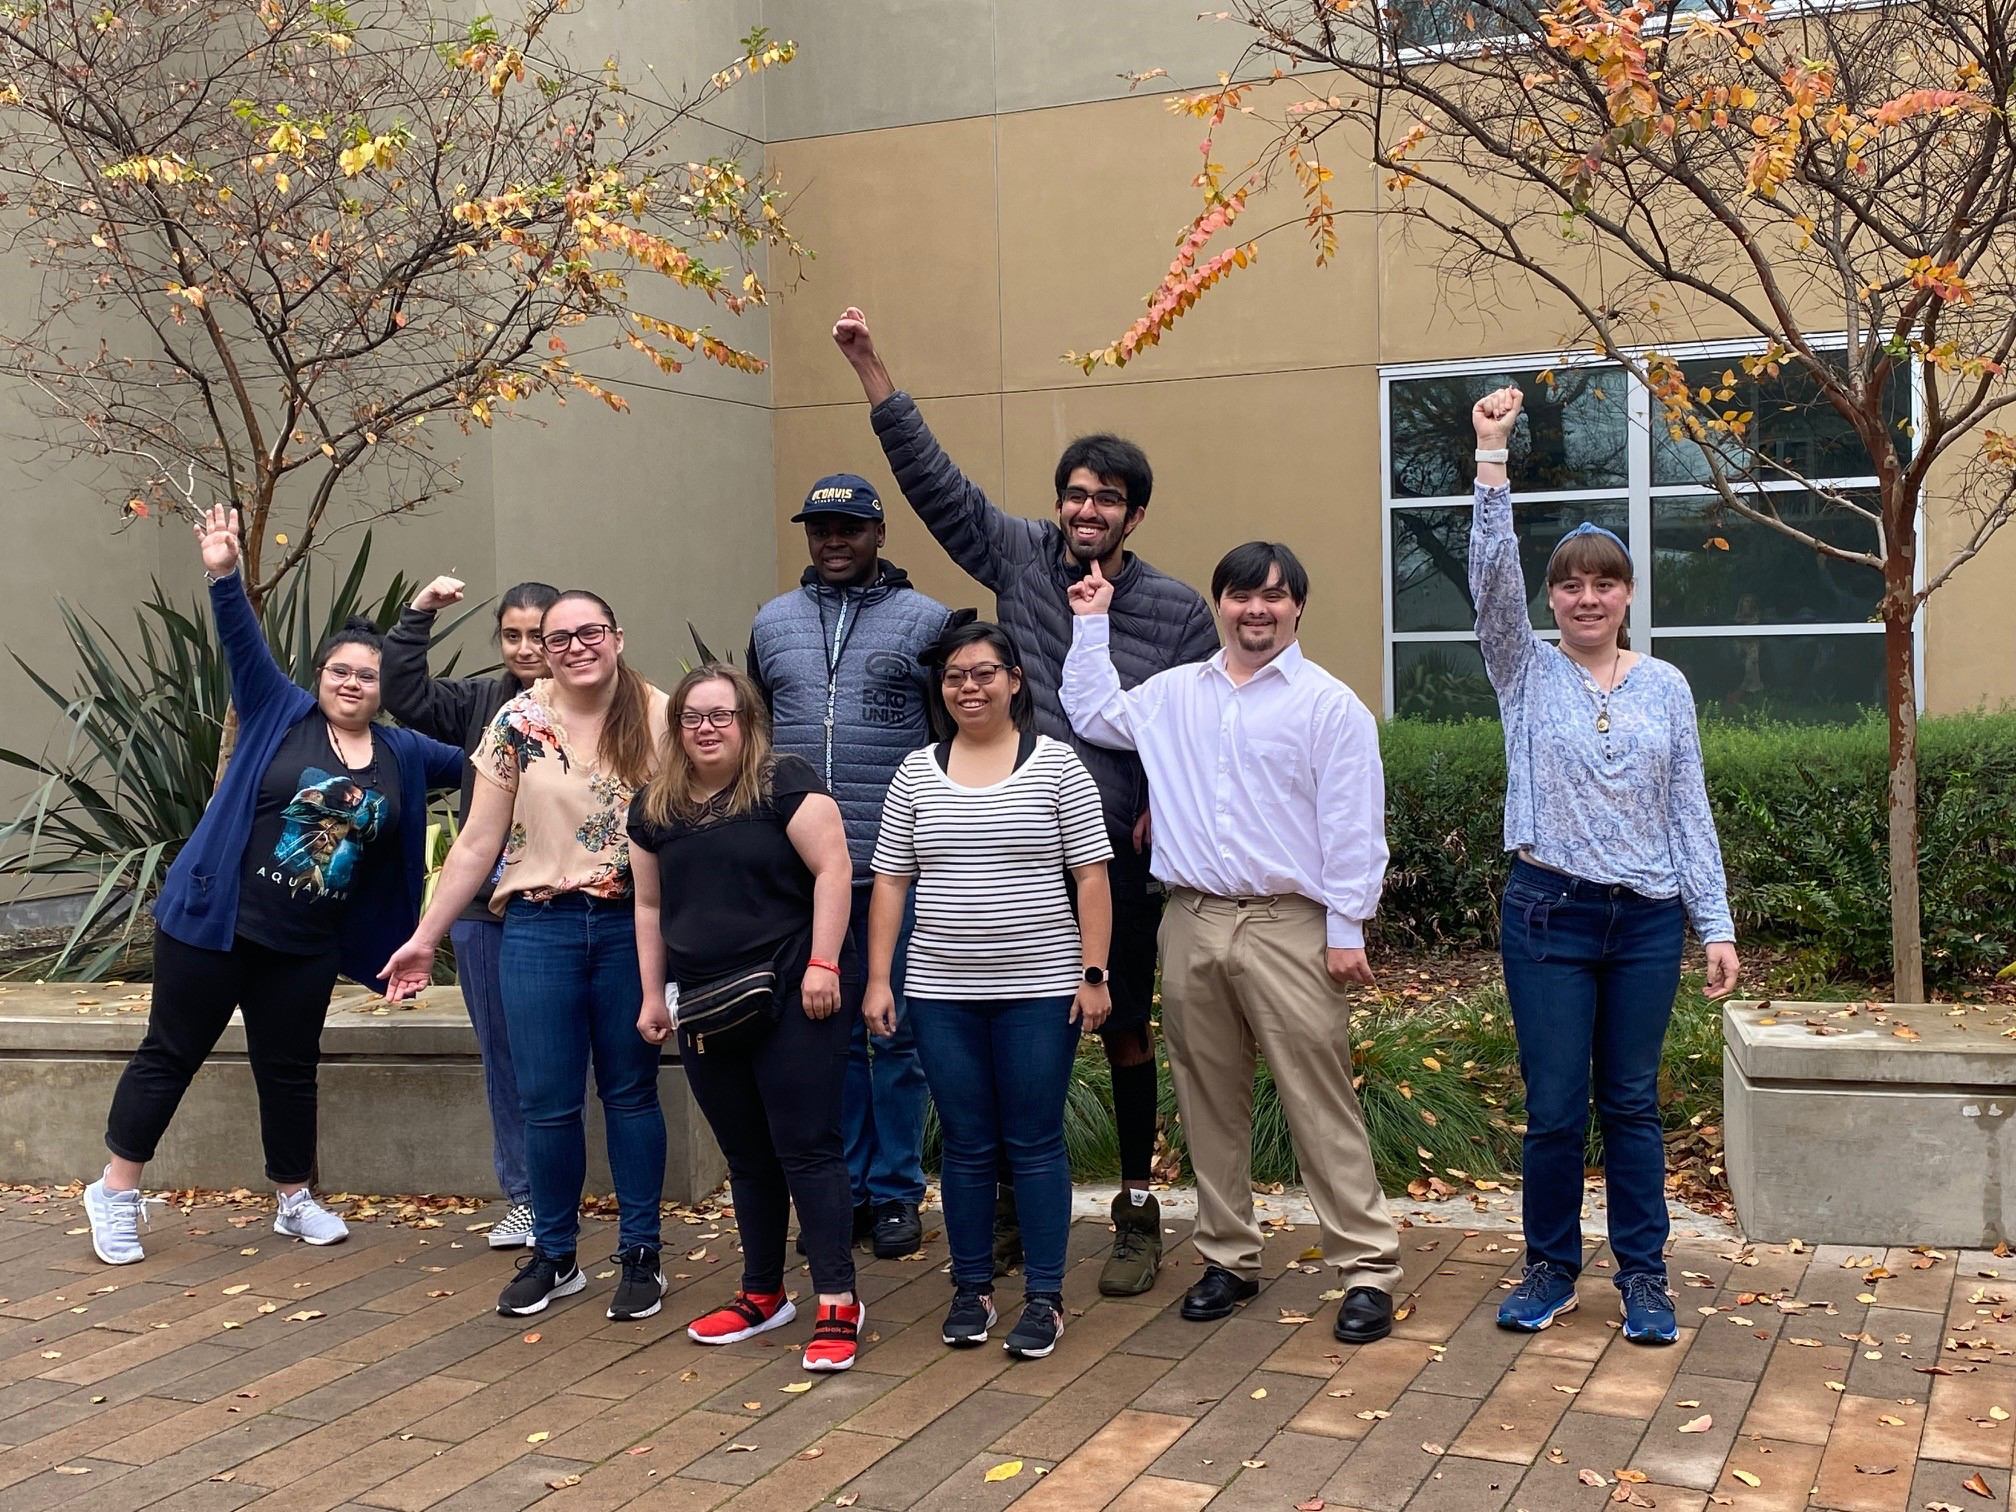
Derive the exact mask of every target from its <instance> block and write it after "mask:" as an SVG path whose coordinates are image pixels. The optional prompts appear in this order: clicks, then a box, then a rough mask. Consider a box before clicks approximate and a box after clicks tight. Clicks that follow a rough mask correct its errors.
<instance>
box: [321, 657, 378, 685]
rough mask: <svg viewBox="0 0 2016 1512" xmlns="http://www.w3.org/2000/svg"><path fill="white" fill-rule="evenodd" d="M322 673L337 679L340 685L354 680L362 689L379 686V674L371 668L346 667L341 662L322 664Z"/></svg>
mask: <svg viewBox="0 0 2016 1512" xmlns="http://www.w3.org/2000/svg"><path fill="white" fill-rule="evenodd" d="M322 671H323V673H324V674H325V675H326V676H329V677H333V678H335V679H336V681H338V682H339V683H345V682H350V681H352V680H353V679H354V680H355V681H356V683H357V686H358V687H360V688H375V687H377V686H378V674H377V672H376V671H374V670H373V669H372V668H370V667H346V666H344V665H343V663H341V662H324V663H323V664H322Z"/></svg>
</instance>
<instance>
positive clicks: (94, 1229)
mask: <svg viewBox="0 0 2016 1512" xmlns="http://www.w3.org/2000/svg"><path fill="white" fill-rule="evenodd" d="M108 1169H109V1168H108ZM150 1201H151V1202H158V1201H160V1199H159V1198H158V1197H155V1198H148V1197H142V1196H141V1195H140V1194H139V1192H137V1191H133V1192H114V1191H111V1190H110V1189H108V1188H107V1187H106V1185H105V1178H104V1176H102V1175H101V1176H100V1177H99V1178H98V1179H97V1180H96V1181H94V1182H92V1183H91V1185H89V1186H87V1187H86V1188H84V1212H85V1215H86V1216H87V1217H89V1218H90V1220H91V1248H92V1249H93V1250H95V1251H96V1252H97V1255H98V1258H99V1259H100V1260H103V1261H104V1262H105V1263H106V1264H107V1265H131V1264H133V1262H134V1261H136V1260H144V1259H145V1258H146V1254H147V1252H146V1251H145V1250H143V1249H141V1248H140V1226H141V1225H142V1224H143V1223H145V1222H146V1221H147V1204H148V1203H149V1202H150Z"/></svg>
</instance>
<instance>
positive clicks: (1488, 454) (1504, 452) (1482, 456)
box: [1477, 446, 1512, 464]
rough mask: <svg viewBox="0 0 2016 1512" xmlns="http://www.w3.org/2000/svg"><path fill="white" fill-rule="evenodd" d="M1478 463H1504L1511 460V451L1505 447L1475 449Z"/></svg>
mask: <svg viewBox="0 0 2016 1512" xmlns="http://www.w3.org/2000/svg"><path fill="white" fill-rule="evenodd" d="M1477 460H1478V461H1479V462H1497V463H1501V464H1502V463H1505V462H1509V461H1511V460H1512V449H1511V448H1510V447H1507V446H1480V447H1478V448H1477Z"/></svg>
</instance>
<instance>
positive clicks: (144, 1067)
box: [84, 505, 462, 1265]
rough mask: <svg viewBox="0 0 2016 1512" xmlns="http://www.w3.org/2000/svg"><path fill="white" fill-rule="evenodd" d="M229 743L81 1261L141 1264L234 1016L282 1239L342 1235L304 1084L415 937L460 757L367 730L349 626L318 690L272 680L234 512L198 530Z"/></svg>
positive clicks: (364, 694) (332, 646)
mask: <svg viewBox="0 0 2016 1512" xmlns="http://www.w3.org/2000/svg"><path fill="white" fill-rule="evenodd" d="M196 539H197V543H198V546H199V548H200V549H201V551H202V554H203V569H204V578H205V580H206V581H207V582H208V583H209V584H210V606H211V609H212V611H213V612H214V613H215V614H216V616H217V634H218V638H219V640H220V641H221V642H222V643H223V647H224V657H225V660H226V662H227V663H228V664H229V666H230V669H231V698H232V703H233V705H234V707H235V708H236V710H237V714H238V741H237V745H236V747H235V749H234V751H233V753H232V757H231V761H230V764H229V765H228V767H227V768H226V769H225V773H224V779H223V781H222V782H220V783H218V785H217V791H216V792H215V793H214V794H213V795H212V796H211V799H210V805H209V807H208V808H207V809H205V810H204V812H203V818H202V819H201V821H199V822H198V824H197V826H196V832H195V833H194V834H193V835H191V836H190V837H189V839H188V840H187V842H185V843H184V845H183V846H182V849H181V851H180V853H179V854H178V855H177V856H176V858H175V864H174V865H173V866H172V867H170V868H169V871H168V877H167V880H166V882H164V883H163V885H162V888H161V895H160V896H159V897H158V898H156V899H155V901H154V926H155V927H154V993H153V1002H152V1005H151V1007H150V1009H149V1012H148V1017H147V1037H146V1038H145V1039H144V1040H142V1041H141V1043H140V1048H139V1049H138V1050H136V1051H135V1052H134V1053H133V1059H132V1060H131V1061H130V1062H128V1063H127V1066H126V1071H125V1074H124V1075H122V1076H121V1077H120V1078H119V1086H118V1089H117V1090H116V1091H115V1092H114V1093H113V1094H112V1111H111V1113H110V1115H109V1116H108V1118H107V1120H106V1128H105V1145H106V1148H107V1149H109V1150H110V1151H111V1152H112V1160H111V1162H110V1163H109V1164H108V1165H107V1166H106V1167H105V1173H104V1175H103V1176H102V1177H100V1178H99V1179H98V1180H97V1181H94V1182H92V1183H91V1185H90V1186H88V1187H86V1188H85V1189H84V1205H85V1210H86V1212H87V1213H88V1214H89V1215H90V1219H91V1247H92V1248H93V1249H94V1250H96V1251H97V1253H98V1258H99V1259H101V1260H103V1261H104V1262H105V1263H106V1264H108V1265H130V1264H132V1263H133V1262H134V1261H136V1260H138V1259H140V1258H141V1249H140V1237H139V1224H140V1220H141V1216H142V1199H141V1196H140V1173H141V1168H142V1167H143V1166H145V1165H146V1163H147V1162H148V1161H149V1160H150V1159H152V1158H153V1155H154V1149H155V1146H156V1144H158V1143H159V1141H160V1138H161V1136H162V1134H163V1133H165V1132H166V1131H167V1128H168V1123H169V1120H170V1119H172V1118H173V1117H174V1116H175V1109H176V1106H177V1105H178V1104H179V1103H180V1102H181V1101H182V1094H183V1093H184V1092H185V1091H187V1090H188V1087H189V1083H190V1081H191V1079H192V1078H194V1076H195V1075H196V1072H197V1070H198V1068H200V1067H201V1066H202V1064H203V1062H204V1060H205V1059H206V1058H207V1057H208V1056H209V1054H210V1051H211V1049H212V1048H213V1047H214V1046H215V1045H216V1043H217V1039H218V1036H219V1035H221V1034H222V1033H223V1032H224V1026H225V1025H226V1024H227V1023H229V1022H230V1020H231V1011H232V1010H233V1009H234V1008H237V1009H242V1010H243V1013H244V1019H245V1050H246V1058H247V1059H248V1060H249V1061H250V1062H251V1065H252V1078H253V1081H254V1082H255V1083H256V1085H257V1086H258V1090H259V1132H260V1137H261V1139H262V1141H263V1142H264V1145H265V1153H266V1175H267V1176H268V1178H270V1179H271V1180H272V1182H273V1184H274V1186H275V1187H276V1188H277V1189H278V1196H279V1212H278V1214H277V1216H276V1217H275V1218H274V1221H273V1228H274V1232H276V1233H279V1234H285V1235H289V1236H291V1237H294V1238H298V1239H304V1240H306V1241H307V1242H308V1243H310V1244H334V1243H336V1242H337V1241H338V1240H340V1239H342V1238H344V1237H346V1236H347V1234H348V1233H349V1230H348V1229H346V1228H345V1227H344V1225H343V1220H342V1219H341V1218H338V1217H337V1216H336V1215H335V1214H333V1213H331V1212H329V1211H328V1210H327V1209H325V1208H323V1207H321V1206H319V1205H318V1204H317V1203H316V1201H315V1199H314V1197H313V1196H312V1195H310V1193H309V1191H308V1178H309V1176H310V1174H311V1173H312V1171H313V1169H314V1165H315V1070H316V1065H317V1062H318V1060H319V1058H320V1053H321V1039H322V1021H323V1019H324V1017H325V1016H326V1015H327V1013H328V1010H329V994H330V991H331V989H333V988H334V986H335V985H336V977H337V974H338V973H339V972H342V973H345V974H347V975H349V976H350V977H352V978H354V979H355V980H357V981H360V982H368V983H370V984H371V985H372V986H374V987H377V988H379V989H380V990H382V987H383V984H382V983H380V982H379V981H378V979H377V977H376V975H375V968H376V966H377V964H378V963H379V962H382V961H383V960H384V959H385V958H386V957H387V956H388V955H389V954H390V953H391V951H392V950H393V949H394V948H395V947H396V946H397V945H398V944H399V943H400V942H401V941H403V940H404V939H405V938H406V936H407V935H408V934H410V933H411V932H412V929H413V921H414V920H415V919H416V918H417V917H418V916H419V913H420V899H421V894H422V891H423V890H424V887H425V882H426V871H427V866H426V834H427V795H428V793H429V791H430V790H432V789H436V788H453V787H455V786H456V785H457V784H459V783H460V782H461V780H462V753H461V751H459V750H458V749H456V748H455V747H454V746H451V745H443V744H442V743H441V742H440V741H438V740H429V739H428V738H427V737H426V736H424V735H419V734H416V733H415V732H413V731H411V730H402V729H396V728H393V727H390V726H385V725H378V724H374V723H373V720H374V719H375V718H376V716H377V714H378V706H379V671H380V669H379V639H378V632H377V631H376V629H374V628H373V627H372V625H371V624H370V622H369V621H366V620H353V621H351V622H350V623H349V624H347V625H345V626H344V627H343V628H342V629H340V630H338V631H337V632H336V633H335V634H334V635H331V636H330V637H329V639H328V640H326V641H324V642H323V644H322V646H321V647H320V648H319V649H318V650H317V651H316V653H315V676H316V691H315V692H314V693H313V694H310V693H307V692H305V691H303V690H302V689H301V688H300V687H299V686H297V685H296V684H295V683H294V682H293V681H292V679H290V678H289V677H288V676H287V674H286V673H284V672H282V671H281V670H280V667H279V665H278V664H277V663H276V662H275V661H274V660H273V655H272V653H271V652H270V651H269V650H268V649H267V647H266V638H265V636H264V634H263V633H262V632H261V631H260V628H259V619H258V616H257V615H256V614H254V613H253V611H252V605H251V603H250V601H249V600H247V598H246V597H245V585H244V583H243V581H242V580H241V579H240V578H239V576H238V511H237V510H235V509H234V510H229V511H227V510H225V508H224V507H223V506H222V505H219V506H217V507H216V508H214V509H212V510H211V511H210V512H209V513H208V514H207V515H206V516H205V518H204V519H203V520H202V522H201V523H199V524H198V525H197V526H196Z"/></svg>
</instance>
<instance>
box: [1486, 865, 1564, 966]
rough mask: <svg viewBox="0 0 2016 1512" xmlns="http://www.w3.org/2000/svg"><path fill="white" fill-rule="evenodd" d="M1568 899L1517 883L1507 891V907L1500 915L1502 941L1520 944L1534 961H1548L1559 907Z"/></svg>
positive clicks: (1561, 894)
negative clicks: (1549, 933)
mask: <svg viewBox="0 0 2016 1512" xmlns="http://www.w3.org/2000/svg"><path fill="white" fill-rule="evenodd" d="M1565 897H1566V895H1565V894H1563V893H1558V892H1543V891H1541V890H1540V889H1539V888H1536V887H1531V886H1528V885H1526V884H1524V883H1520V882H1513V883H1511V884H1510V885H1508V886H1507V887H1506V889H1505V906H1504V909H1503V911H1502V913H1501V914H1500V922H1499V934H1500V937H1501V938H1502V939H1505V940H1508V941H1513V940H1516V941H1517V942H1518V943H1519V945H1520V946H1522V947H1523V948H1524V950H1525V953H1526V955H1527V957H1528V959H1530V960H1535V961H1544V960H1546V959H1547V946H1548V938H1547V930H1548V924H1549V922H1550V921H1551V917H1552V915H1553V911H1554V909H1555V907H1556V906H1557V905H1558V904H1560V903H1561V902H1562V901H1564V899H1565Z"/></svg>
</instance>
